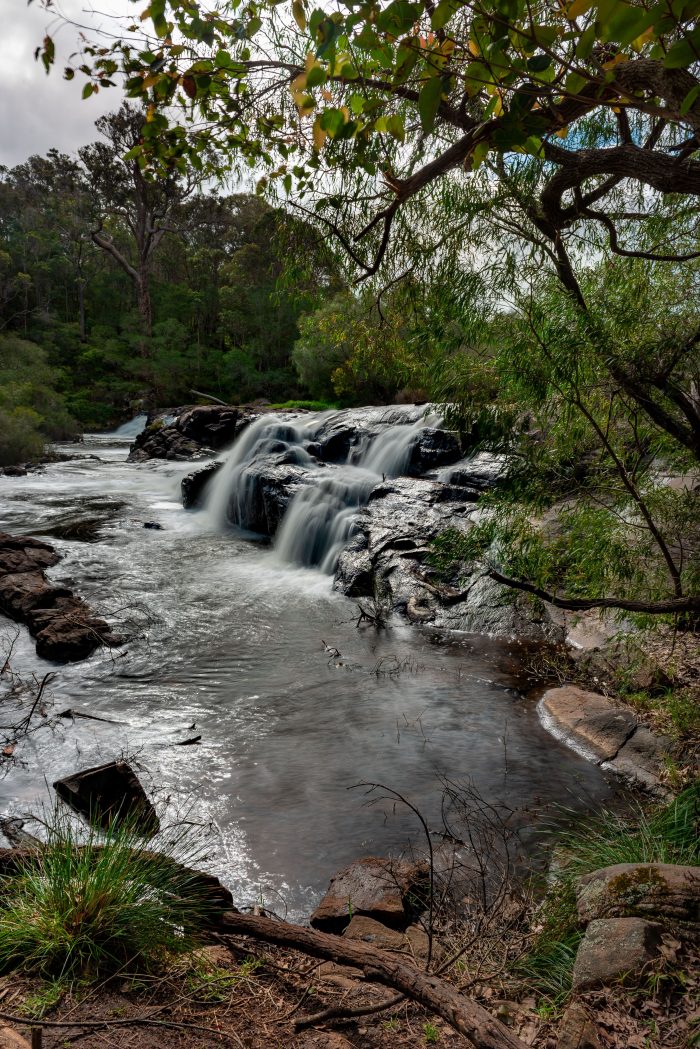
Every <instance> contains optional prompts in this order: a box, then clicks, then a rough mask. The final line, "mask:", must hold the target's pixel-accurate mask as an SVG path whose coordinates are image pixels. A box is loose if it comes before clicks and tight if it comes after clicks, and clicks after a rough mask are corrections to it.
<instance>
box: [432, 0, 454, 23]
mask: <svg viewBox="0 0 700 1049" xmlns="http://www.w3.org/2000/svg"><path fill="white" fill-rule="evenodd" d="M460 6H461V5H460V3H459V0H440V3H439V4H438V5H437V7H436V8H435V10H434V11H433V13H432V15H431V16H430V24H431V26H432V27H433V29H435V30H437V29H444V28H445V26H446V25H447V23H448V22H449V20H450V19H451V18H452V15H453V14H454V13H455V11H457V10H458V9H459V7H460Z"/></svg>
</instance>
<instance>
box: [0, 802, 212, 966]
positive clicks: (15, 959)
mask: <svg viewBox="0 0 700 1049" xmlns="http://www.w3.org/2000/svg"><path fill="white" fill-rule="evenodd" d="M155 850H160V851H155ZM202 858H203V857H202V853H201V848H200V846H199V845H198V844H193V834H192V830H191V828H190V827H188V828H186V829H185V830H183V829H177V828H175V829H174V830H171V831H163V832H162V833H161V835H159V836H158V837H157V838H155V839H152V840H151V841H150V842H149V847H148V848H146V847H145V845H144V843H143V840H142V838H141V837H139V835H138V834H137V833H136V832H135V831H134V830H133V828H130V827H128V826H124V825H123V824H122V825H121V826H119V827H111V828H110V829H109V830H108V831H107V832H106V833H103V834H101V835H98V832H97V831H95V830H90V831H88V832H86V836H85V837H81V835H80V833H79V832H78V831H77V830H76V827H75V824H74V823H73V822H72V820H71V818H70V817H69V816H67V815H62V814H61V813H60V812H59V810H56V812H54V814H53V816H52V818H51V821H50V823H49V825H48V840H47V843H46V846H45V848H42V849H40V850H37V851H36V852H30V853H25V854H22V855H21V857H20V860H19V863H18V866H17V870H16V871H15V872H14V873H12V874H9V875H7V876H5V877H3V878H1V879H0V972H7V971H12V970H21V971H26V972H37V973H40V974H42V975H44V976H51V977H53V978H58V979H73V978H77V977H79V976H88V977H95V976H97V975H101V974H106V973H109V972H114V971H116V970H118V969H121V968H123V967H124V966H127V967H128V966H131V965H133V964H138V966H139V967H140V968H141V969H144V968H145V967H149V966H150V965H152V964H153V963H155V962H156V961H157V960H158V959H162V957H163V956H164V954H165V953H167V952H179V951H184V950H191V949H192V947H193V945H194V944H195V943H197V942H199V940H200V938H201V933H202V931H203V927H204V926H205V925H206V923H207V920H208V918H209V917H210V916H211V906H212V905H211V901H210V900H209V899H208V898H207V895H206V890H205V889H204V888H203V887H202V886H201V884H199V883H197V882H196V880H194V879H193V876H192V872H191V871H190V870H189V869H188V867H186V866H183V865H182V864H183V863H186V864H191V863H192V862H193V861H194V862H200V863H201V861H202Z"/></svg>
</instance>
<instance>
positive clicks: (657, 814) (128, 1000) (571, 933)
mask: <svg viewBox="0 0 700 1049" xmlns="http://www.w3.org/2000/svg"><path fill="white" fill-rule="evenodd" d="M447 786H448V791H447V794H446V806H447V810H446V811H448V812H449V814H450V815H449V821H450V827H451V828H452V830H453V831H457V830H462V831H468V832H469V833H470V834H471V835H475V836H477V837H478V840H479V843H480V845H481V846H482V848H483V849H490V850H491V851H490V852H488V853H487V852H481V853H480V854H479V860H480V862H479V863H477V864H476V865H474V862H473V861H474V859H475V857H474V856H471V857H469V856H468V855H466V854H465V855H463V856H462V858H459V857H460V850H459V849H458V850H457V853H456V854H455V856H456V857H457V859H456V862H455V861H452V862H449V861H448V862H446V856H447V853H446V852H444V851H443V854H442V856H441V857H440V858H438V854H437V853H435V854H434V862H435V877H434V880H433V886H434V892H435V896H434V899H433V900H432V902H431V903H430V906H429V907H427V906H426V910H425V911H424V913H423V916H422V919H421V923H422V924H423V925H424V927H425V929H426V931H427V933H428V936H429V938H430V941H431V943H432V947H431V950H430V954H429V956H428V969H429V971H431V972H433V973H434V974H435V975H434V976H433V977H432V985H431V986H433V987H434V988H436V989H437V988H438V986H439V984H440V983H441V982H442V981H444V986H445V988H446V990H445V994H446V995H448V996H449V994H450V993H452V992H453V991H456V990H460V991H462V992H463V993H464V992H467V991H468V995H469V997H470V999H471V1000H472V1001H473V1003H474V1006H475V1008H477V1009H479V1008H480V1007H482V1006H483V1007H486V1008H487V1009H488V1008H491V1009H492V1008H493V1003H494V1002H496V1003H497V1004H498V1003H502V1007H501V1008H499V1010H498V1016H499V1018H500V1019H501V1020H502V1021H503V1022H504V1023H505V1027H504V1028H503V1037H510V1036H511V1034H512V1037H513V1042H512V1044H513V1045H518V1046H522V1045H523V1044H534V1045H547V1044H549V1043H548V1041H547V1039H548V1037H551V1033H552V1031H553V1030H554V1028H555V1025H556V1024H557V1023H558V1022H559V1020H560V1017H561V1016H562V1015H563V1014H564V1013H565V1012H566V1011H567V1003H568V1002H569V1001H570V1000H571V999H572V970H573V964H574V959H575V956H576V950H577V948H578V946H579V944H580V942H581V940H582V939H583V929H582V922H581V918H580V915H579V913H578V910H577V894H578V885H579V881H580V879H581V878H582V877H585V876H586V875H589V874H591V873H592V872H593V871H597V870H599V869H600V868H604V867H610V866H611V865H614V864H620V863H623V864H635V863H643V864H653V863H666V864H682V865H688V864H690V865H693V864H697V862H698V859H699V857H698V820H699V819H700V808H699V797H698V790H697V787H694V788H691V789H688V790H686V791H684V792H683V793H681V794H680V795H679V797H678V798H676V799H675V800H674V801H672V802H671V803H669V804H665V805H658V804H657V805H656V806H654V807H653V808H652V809H651V810H649V811H647V812H645V811H642V810H641V809H639V810H638V811H637V812H636V813H632V814H631V815H627V816H622V815H619V814H615V813H613V812H607V813H603V814H601V815H598V816H596V817H593V818H591V819H589V820H588V821H586V822H584V823H583V824H579V825H578V826H577V827H576V828H575V829H569V830H565V831H564V832H563V833H562V829H561V828H562V821H563V823H564V826H565V825H566V822H567V820H566V814H565V813H561V814H558V815H557V819H556V828H557V829H556V831H555V833H554V834H553V845H554V849H553V852H552V853H551V855H550V860H549V864H550V868H549V869H550V874H549V878H548V883H547V885H543V881H542V876H541V874H540V873H535V874H534V875H533V876H532V877H531V879H529V878H528V875H527V872H526V871H524V870H523V869H522V866H521V867H520V870H519V873H517V874H516V871H515V868H514V867H513V866H511V864H510V862H509V861H508V859H507V853H508V851H509V849H510V850H511V851H512V858H515V856H516V855H517V851H518V848H519V846H518V833H517V830H516V829H515V826H516V824H517V814H512V813H511V814H510V815H508V814H506V813H498V812H496V810H495V809H494V808H493V807H492V806H490V805H488V804H486V803H485V802H484V801H483V799H479V798H478V797H477V796H476V795H475V794H474V792H473V790H472V789H471V788H469V787H465V788H464V789H460V787H459V785H458V784H448V785H447ZM514 817H515V822H514V823H513V818H514ZM465 818H466V819H467V822H466V823H464V824H463V823H462V820H463V819H465ZM42 823H43V826H44V831H45V838H46V840H45V842H44V844H43V846H41V847H40V848H38V849H32V848H29V849H28V848H27V847H25V848H24V849H23V850H22V851H21V852H19V853H17V854H16V858H13V854H10V856H9V857H8V856H7V854H6V855H5V858H4V860H3V870H2V875H1V878H2V884H3V899H2V906H1V907H0V966H1V972H2V974H3V975H0V989H2V988H3V987H4V986H8V985H7V984H6V983H3V981H6V980H7V979H8V977H10V978H11V979H12V981H13V986H14V988H15V989H19V999H18V1000H16V1001H15V1002H14V1003H13V1007H12V1011H11V1012H10V1013H9V1018H10V1019H12V1020H13V1021H14V1022H15V1023H16V1022H19V1024H20V1026H21V1024H22V1022H24V1023H25V1024H26V1025H27V1026H30V1025H31V1024H32V1022H34V1023H38V1024H39V1025H40V1026H43V1024H44V1023H45V1024H46V1026H44V1027H43V1031H44V1037H45V1038H46V1039H47V1042H46V1044H47V1045H51V1046H53V1045H57V1046H59V1045H61V1044H62V1041H61V1039H62V1038H64V1037H66V1036H70V1038H71V1040H74V1039H75V1038H76V1037H85V1036H90V1035H92V1034H95V1035H97V1032H99V1031H100V1030H101V1029H102V1030H103V1033H104V1034H105V1035H106V1036H108V1037H109V1039H110V1041H112V1043H113V1044H116V1045H119V1046H121V1045H122V1044H124V1045H126V1044H127V1041H128V1039H127V1041H123V1040H122V1039H124V1038H127V1036H128V1038H131V1039H132V1040H133V1038H134V1033H133V1032H134V1029H135V1028H136V1029H138V1028H144V1029H147V1028H148V1027H149V1025H152V1026H155V1027H159V1026H164V1027H167V1028H169V1029H170V1030H169V1037H172V1039H173V1040H172V1042H169V1043H168V1044H172V1045H179V1044H180V1042H179V1041H178V1032H179V1033H180V1034H181V1035H182V1037H183V1039H184V1038H186V1037H189V1038H190V1039H192V1038H196V1044H197V1045H201V1046H209V1045H210V1044H212V1045H215V1044H220V1041H221V1040H222V1039H223V1040H224V1041H225V1040H226V1039H227V1038H228V1039H233V1041H234V1043H236V1042H237V1039H239V1040H240V1039H243V1041H242V1043H241V1044H245V1045H246V1046H250V1047H253V1046H258V1045H261V1046H262V1045H271V1044H273V1045H274V1044H280V1045H285V1046H292V1045H297V1044H299V1045H302V1044H303V1041H302V1039H303V1031H304V1029H306V1028H308V1027H309V1026H315V1027H318V1026H319V1024H321V1025H325V1026H328V1025H330V1026H331V1028H333V1027H335V1028H336V1029H339V1030H340V1031H342V1032H343V1035H345V1036H347V1037H348V1038H350V1044H353V1043H354V1041H355V1039H357V1038H361V1039H362V1042H361V1044H362V1045H363V1046H364V1045H366V1046H375V1047H382V1049H383V1047H388V1046H392V1047H393V1046H402V1045H406V1046H417V1045H421V1044H431V1041H432V1042H433V1043H436V1044H440V1045H443V1046H451V1045H455V1046H456V1045H459V1044H462V1042H461V1040H460V1039H459V1037H458V1036H457V1034H456V1032H455V1031H454V1030H451V1028H450V1026H449V1019H448V1017H449V1013H445V1014H443V1015H442V1016H440V1015H439V1014H438V1017H437V1022H436V1017H435V1015H434V1012H431V1010H430V1007H429V1005H428V1008H427V1010H426V1009H425V1008H424V1007H425V1005H426V1004H427V1003H426V1001H423V1003H422V1004H423V1008H422V1007H421V1005H420V1004H417V1003H416V1002H415V1001H412V994H411V992H410V991H409V992H408V993H406V994H405V996H404V997H402V996H401V995H399V996H398V997H397V996H396V994H395V993H393V994H392V993H390V994H387V993H386V990H381V989H380V988H378V987H376V986H373V984H374V980H375V979H376V976H377V973H376V972H374V973H372V972H370V970H368V972H367V977H368V979H367V980H366V981H363V980H360V979H358V970H357V968H354V969H353V968H352V967H350V968H348V967H347V966H348V965H350V966H352V965H353V964H355V965H358V964H359V965H360V966H361V965H362V959H363V950H365V949H366V948H365V947H364V946H363V943H362V941H361V940H360V941H357V940H352V939H350V940H347V939H346V938H344V937H334V936H325V937H324V936H321V937H320V938H319V936H318V934H317V933H313V932H308V930H304V929H299V928H298V927H296V926H285V923H282V922H279V921H277V922H275V921H271V920H270V919H269V918H266V917H261V918H260V917H255V915H257V914H263V915H264V914H265V904H264V901H262V902H260V903H259V904H258V905H256V907H253V908H244V910H246V909H249V910H252V912H253V915H254V916H253V917H252V918H250V919H248V918H246V917H245V916H241V917H240V920H238V919H237V918H236V916H235V915H232V916H231V922H230V923H229V924H231V929H228V926H227V922H226V921H225V920H224V922H223V924H221V922H220V921H219V920H218V919H217V918H216V916H215V915H214V914H213V912H212V911H211V907H210V906H208V904H207V900H206V898H205V897H204V896H198V894H197V888H196V883H195V881H194V880H193V879H192V876H191V871H188V870H187V869H186V868H183V867H182V866H181V865H180V864H181V862H182V860H183V857H184V858H186V859H187V860H188V862H192V861H193V859H194V860H199V862H201V861H202V847H201V839H200V834H199V832H198V831H197V830H196V829H195V828H193V827H192V825H190V824H184V825H182V826H181V827H179V828H171V831H170V832H167V831H166V832H165V833H164V834H162V835H161V836H159V837H158V839H157V840H155V841H152V842H150V843H149V845H148V847H146V846H145V844H144V842H143V839H141V838H140V837H139V835H138V834H137V833H135V832H134V831H133V829H130V828H129V827H128V826H126V827H125V826H121V827H118V826H116V825H114V826H112V827H111V828H110V829H109V830H108V831H107V833H106V835H105V834H101V835H99V840H98V836H97V835H96V833H95V832H91V831H87V832H85V831H79V830H77V829H76V827H75V825H74V824H72V823H71V820H70V818H69V817H67V816H66V815H65V813H64V814H60V813H58V812H54V813H53V814H50V815H49V817H48V818H47V819H44V820H42ZM509 824H512V825H511V826H509ZM504 845H505V846H506V850H505V852H504ZM156 849H159V850H161V851H160V853H158V852H156ZM465 894H466V895H465ZM210 902H211V901H209V903H210ZM423 903H424V904H426V905H427V900H424V901H423ZM465 907H466V909H465ZM212 921H213V925H212V924H210V923H211V922H212ZM370 924H371V925H372V927H373V929H374V937H375V940H376V937H379V938H380V942H379V946H384V944H383V943H382V941H381V935H382V926H380V925H379V924H378V923H376V922H374V923H370ZM238 925H240V927H241V928H240V930H239V931H238V932H237V933H236V932H235V931H232V930H235V929H236V928H237V926H238ZM295 930H297V932H298V935H297V932H295ZM384 932H385V935H386V938H387V942H389V941H391V942H392V943H393V944H394V947H393V949H394V951H396V950H397V949H398V947H397V942H396V941H397V938H398V939H400V936H398V934H397V933H396V932H395V931H391V930H388V929H387V930H384ZM422 935H423V936H424V939H425V940H426V943H427V941H428V937H426V936H425V934H422ZM392 937H393V940H392ZM295 938H296V939H297V940H298V941H299V942H298V943H296V944H295V943H294V941H295ZM306 940H308V944H306ZM285 941H288V942H285ZM418 942H419V941H416V943H418ZM668 942H669V944H670V945H671V946H669V948H668V950H667V952H666V953H665V954H661V955H659V957H658V960H657V961H656V962H655V963H654V964H652V965H649V966H648V967H647V970H646V982H645V983H644V985H643V993H640V990H639V986H638V984H637V983H636V982H635V981H631V982H630V983H629V984H628V985H627V986H625V984H624V981H623V983H622V984H620V985H619V986H618V987H616V988H615V989H614V990H613V991H609V992H608V991H606V992H605V993H603V992H601V991H600V990H594V991H589V992H587V993H583V994H582V993H581V991H579V992H578V993H577V994H576V995H575V1001H576V1003H577V1005H576V1007H577V1008H579V1009H580V1008H581V1006H582V1007H583V1010H584V1018H585V1017H586V1016H596V1013H595V1011H594V1010H595V1009H596V1008H598V1009H599V1010H600V1014H599V1015H597V1016H596V1018H597V1019H600V1018H601V1016H602V1015H604V1018H605V1029H606V1031H607V1032H608V1034H609V1036H610V1037H612V1038H613V1039H618V1041H616V1042H613V1043H611V1044H625V1045H633V1044H637V1041H639V1044H640V1045H643V1044H644V1038H646V1039H647V1042H646V1044H647V1045H649V1046H652V1045H657V1044H658V1045H662V1044H663V1045H667V1046H680V1045H682V1044H685V1043H684V1041H683V1039H684V1038H686V1037H692V1016H691V1013H692V992H693V988H694V987H695V984H696V978H697V973H695V974H693V957H694V956H693V954H692V951H691V953H690V954H689V953H688V947H687V946H684V947H683V948H682V949H681V945H680V944H679V943H677V942H676V941H675V940H674V939H673V938H672V937H671V938H670V939H669V941H668ZM275 943H277V946H275ZM334 944H335V946H334ZM674 944H675V946H673V945H674ZM207 945H209V946H207ZM422 950H423V953H422V954H420V955H419V956H418V957H417V958H415V959H412V958H411V956H410V955H408V956H406V955H401V954H398V955H396V956H395V957H396V961H397V962H402V964H403V965H404V966H405V968H406V971H407V973H409V974H410V972H411V971H412V969H413V967H414V966H417V967H418V971H419V970H420V969H421V968H422V967H423V966H424V965H425V964H426V956H425V948H424V947H423V948H422ZM367 951H368V953H367V959H366V961H367V964H368V965H369V966H370V968H371V964H372V960H373V953H372V952H373V948H372V947H369V948H368V949H367ZM319 952H320V955H319ZM324 952H325V953H324ZM334 952H335V958H336V964H333V965H329V964H327V963H325V964H321V963H319V962H318V961H314V960H313V958H314V957H316V958H318V957H319V956H320V958H321V959H322V958H324V957H330V956H331V955H333V954H334ZM309 956H311V957H309ZM386 957H387V973H386V974H385V977H386V978H385V977H383V976H382V975H381V974H379V983H380V984H381V983H388V985H389V988H390V989H391V988H392V986H393V988H394V990H395V989H396V988H397V987H400V986H401V977H400V976H396V975H394V976H393V977H392V976H389V970H390V969H391V970H392V972H393V969H392V963H391V961H390V960H391V958H392V955H391V954H388V955H387V956H386ZM430 959H432V960H430ZM338 963H339V964H338ZM394 968H396V966H394ZM413 971H416V970H413ZM397 979H398V983H396V982H393V983H392V981H396V980H397ZM416 988H417V989H418V988H419V980H418V973H417V972H416ZM15 997H16V999H17V995H15ZM444 1000H445V1001H447V1000H448V999H447V998H445V999H444ZM421 1001H422V999H421V995H420V993H418V1002H421ZM4 1014H5V1015H7V1014H8V1010H7V1009H5V1010H4ZM475 1015H476V1014H475ZM484 1015H486V1014H484ZM662 1015H663V1016H664V1017H665V1022H666V1023H667V1025H668V1030H667V1031H666V1032H665V1037H664V1040H663V1041H657V1039H656V1035H657V1034H658V1030H657V1027H656V1026H655V1025H657V1024H658V1020H659V1017H660V1016H662ZM446 1019H448V1023H446V1022H445V1020H446ZM456 1022H457V1021H456ZM689 1023H690V1024H691V1026H689ZM457 1026H458V1023H457ZM489 1037H490V1036H489V1035H488V1034H487V1033H486V1032H485V1031H482V1030H480V1031H479V1032H478V1033H477V1034H476V1035H475V1039H476V1040H475V1044H476V1045H479V1046H481V1045H483V1046H486V1045H488V1046H491V1045H492V1044H493V1045H496V1044H498V1043H497V1042H492V1041H490V1040H489ZM494 1037H496V1038H497V1037H498V1034H497V1032H496V1033H495V1034H494ZM297 1038H299V1042H298V1043H297ZM51 1039H54V1040H51ZM265 1039H267V1041H265ZM275 1039H276V1041H275ZM519 1039H521V1040H519ZM522 1039H524V1041H523V1040H522ZM625 1039H629V1040H628V1041H625ZM128 1044H132V1042H128ZM137 1044H139V1045H141V1042H140V1041H139V1042H138V1043H137ZM143 1044H144V1045H150V1044H151V1043H150V1042H148V1040H147V1038H146V1036H145V1035H144V1042H143ZM182 1044H183V1045H184V1044H185V1043H184V1041H183V1043H182ZM189 1044H192V1042H190V1043H189ZM500 1044H501V1045H505V1044H506V1043H505V1042H502V1043H500Z"/></svg>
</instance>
